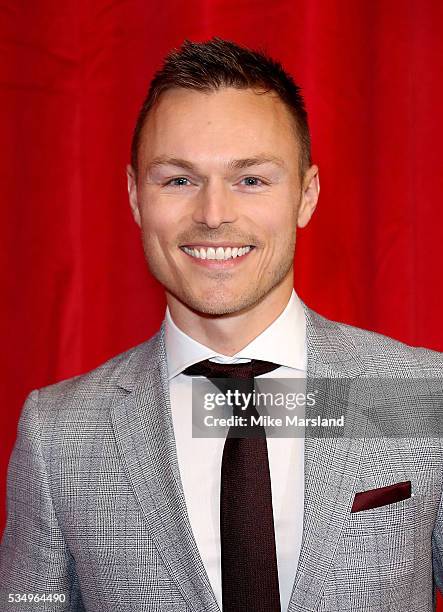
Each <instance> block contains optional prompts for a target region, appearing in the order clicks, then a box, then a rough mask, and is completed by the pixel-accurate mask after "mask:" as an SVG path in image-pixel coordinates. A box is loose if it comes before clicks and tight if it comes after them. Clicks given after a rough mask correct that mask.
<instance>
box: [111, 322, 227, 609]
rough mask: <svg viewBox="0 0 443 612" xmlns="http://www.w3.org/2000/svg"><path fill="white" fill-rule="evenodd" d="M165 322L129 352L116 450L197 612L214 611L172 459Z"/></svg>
mask: <svg viewBox="0 0 443 612" xmlns="http://www.w3.org/2000/svg"><path fill="white" fill-rule="evenodd" d="M163 338H164V327H163V326H162V328H161V330H160V332H159V333H158V334H157V335H156V336H154V338H153V339H152V340H151V341H149V342H148V343H144V344H143V345H140V348H139V351H138V352H136V354H135V355H134V356H133V357H132V360H131V362H130V364H128V366H127V368H126V371H125V373H124V375H123V376H122V378H121V380H120V385H121V386H122V387H123V388H126V389H127V390H128V391H130V393H129V394H128V395H127V397H126V398H125V399H124V400H123V401H120V402H118V403H117V404H116V405H115V406H114V408H113V410H112V421H113V426H114V431H115V436H116V440H117V444H118V446H119V450H120V452H121V455H122V457H123V460H124V462H125V464H126V467H127V471H128V474H129V478H130V480H131V482H132V486H133V489H134V492H135V494H136V496H137V498H138V501H139V503H140V507H141V510H142V512H143V515H144V517H145V519H146V522H147V524H148V527H149V534H150V536H151V537H152V539H153V541H154V543H155V545H156V546H157V549H158V552H159V554H160V556H161V558H162V560H163V562H164V564H165V566H166V567H167V569H168V570H169V573H170V575H171V579H172V580H173V581H174V582H175V584H176V586H177V588H178V590H179V591H180V592H181V594H182V596H183V597H184V599H185V600H186V603H187V604H188V606H189V607H190V608H191V609H192V610H194V611H196V612H208V611H211V612H219V607H218V604H217V601H216V599H215V597H214V593H213V591H212V588H211V586H210V583H209V579H208V577H207V573H206V570H205V568H204V565H203V562H202V560H201V557H200V554H199V552H198V549H197V545H196V543H195V539H194V536H193V533H192V529H191V525H190V522H189V518H188V514H187V510H186V503H185V497H184V493H183V488H182V484H181V480H180V473H179V467H178V461H177V454H176V447H175V440H174V433H173V424H172V417H171V409H170V405H169V387H168V379H167V365H166V355H165V350H164V340H163Z"/></svg>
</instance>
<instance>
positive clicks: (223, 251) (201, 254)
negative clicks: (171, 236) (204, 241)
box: [180, 244, 255, 261]
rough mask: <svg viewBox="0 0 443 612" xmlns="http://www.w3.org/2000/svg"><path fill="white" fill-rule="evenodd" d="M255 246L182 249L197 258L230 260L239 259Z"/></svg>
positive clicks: (186, 247)
mask: <svg viewBox="0 0 443 612" xmlns="http://www.w3.org/2000/svg"><path fill="white" fill-rule="evenodd" d="M254 248H255V247H254V246H253V245H251V244H248V245H244V246H240V247H237V246H235V247H234V246H233V247H231V246H228V247H222V246H214V247H208V246H199V245H195V246H194V245H192V246H181V247H180V249H181V250H182V251H184V252H185V253H186V254H187V255H190V256H191V257H194V258H195V259H207V260H214V261H228V260H233V259H239V258H241V257H244V256H245V255H247V254H248V253H249V252H250V251H252V250H253V249H254Z"/></svg>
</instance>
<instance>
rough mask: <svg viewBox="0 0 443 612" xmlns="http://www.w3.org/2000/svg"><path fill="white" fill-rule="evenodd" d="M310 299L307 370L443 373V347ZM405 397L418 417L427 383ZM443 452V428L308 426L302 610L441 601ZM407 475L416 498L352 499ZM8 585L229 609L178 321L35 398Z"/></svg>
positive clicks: (14, 502) (172, 607)
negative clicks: (212, 546) (175, 416)
mask: <svg viewBox="0 0 443 612" xmlns="http://www.w3.org/2000/svg"><path fill="white" fill-rule="evenodd" d="M305 313H306V320H307V342H308V377H313V376H320V377H334V378H337V377H346V378H354V377H368V378H371V377H381V378H390V377H392V378H395V377H399V378H414V377H417V378H422V379H427V378H431V377H437V378H441V377H442V375H443V358H442V355H441V354H440V353H436V352H432V351H429V350H426V349H421V348H411V347H408V346H406V345H404V344H401V343H399V342H396V341H394V340H391V339H389V338H386V337H383V336H380V335H377V334H374V333H371V332H367V331H364V330H361V329H357V328H353V327H350V326H347V325H344V324H339V323H335V322H332V321H328V320H327V319H324V318H323V317H321V316H320V315H318V314H316V313H315V312H313V311H312V310H310V309H308V308H307V307H306V306H305ZM403 409H404V416H405V419H410V420H411V428H414V427H415V425H417V424H415V425H414V398H413V397H410V398H407V400H406V401H405V403H404V406H403ZM442 466H443V452H442V444H441V438H440V437H435V438H432V439H428V440H423V439H420V438H414V437H413V436H412V435H411V436H409V437H407V438H386V439H383V438H376V437H368V438H364V437H360V438H354V439H351V438H348V439H346V438H343V439H339V438H323V439H320V438H313V437H309V436H308V437H307V438H306V440H305V509H304V527H303V541H302V548H301V553H300V558H299V563H298V567H297V571H296V574H295V582H294V587H293V591H292V596H291V600H290V603H289V608H288V610H289V612H296V611H301V610H303V611H314V610H315V611H319V612H320V611H321V612H325V611H330V612H345V611H349V612H350V611H352V612H356V611H357V610H361V611H375V610H377V611H388V610H389V611H391V612H394V611H406V610H411V611H413V612H420V611H423V612H425V611H426V612H428V611H430V610H433V609H434V606H435V601H434V597H435V583H436V584H437V585H438V586H439V587H441V588H443V503H442V501H441V492H442ZM405 480H410V481H411V483H412V491H413V493H414V496H413V497H411V498H409V499H406V500H403V501H399V502H397V503H391V504H389V505H385V506H382V507H378V508H374V509H368V510H365V511H362V512H355V513H351V512H350V509H351V505H352V501H353V498H354V494H355V493H356V492H358V491H364V490H368V489H371V488H376V487H383V486H386V485H389V484H393V483H396V482H400V481H405ZM0 591H2V597H3V600H2V604H1V606H0V608H1V610H2V611H3V610H15V611H17V610H39V611H40V610H42V611H43V610H70V611H79V612H81V611H88V612H129V611H132V612H145V611H148V610H149V611H150V612H160V611H161V612H172V611H174V612H217V611H218V610H219V607H218V605H217V602H216V600H215V598H214V594H213V592H212V589H211V586H210V584H209V581H208V577H207V574H206V571H205V569H204V566H203V563H202V560H201V558H200V556H199V551H198V549H197V546H196V543H195V540H194V537H193V534H192V530H191V527H190V523H189V519H188V517H187V512H186V505H185V499H184V494H183V490H182V485H181V481H180V474H179V469H178V463H177V456H176V449H175V441H174V435H173V427H172V420H171V411H170V405H169V392H168V384H167V365H166V356H165V348H164V328H163V327H162V328H161V329H160V331H159V333H158V334H156V335H155V336H154V337H153V338H151V339H150V340H149V341H146V342H144V343H142V344H140V345H138V346H136V347H134V348H132V349H130V350H129V351H127V352H125V353H123V354H120V355H118V356H116V357H115V358H113V359H111V360H109V361H107V362H106V363H104V364H103V365H101V366H100V367H98V368H97V369H95V370H93V371H91V372H89V373H87V374H84V375H81V376H77V377H75V378H72V379H70V380H65V381H62V382H60V383H58V384H55V385H51V386H48V387H46V388H42V389H39V390H35V391H33V392H32V393H30V395H29V396H28V398H27V400H26V403H25V406H24V408H23V411H22V415H21V418H20V422H19V430H18V437H17V442H16V445H15V448H14V451H13V454H12V457H11V460H10V465H9V471H8V518H7V525H6V529H5V532H4V534H3V538H2V543H1V557H0ZM9 593H14V594H21V593H40V594H41V593H65V594H67V595H68V597H67V599H68V600H69V603H68V602H67V603H66V604H64V605H54V604H52V605H50V604H45V603H39V604H34V605H29V604H24V603H15V604H10V605H7V604H6V603H5V598H6V597H7V595H8V594H9ZM239 612H241V611H239ZM270 612H271V611H270ZM272 612H273V611H272Z"/></svg>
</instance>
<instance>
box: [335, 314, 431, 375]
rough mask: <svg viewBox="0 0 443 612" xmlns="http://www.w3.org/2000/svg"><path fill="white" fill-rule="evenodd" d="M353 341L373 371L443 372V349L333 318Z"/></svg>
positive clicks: (367, 365)
mask: <svg viewBox="0 0 443 612" xmlns="http://www.w3.org/2000/svg"><path fill="white" fill-rule="evenodd" d="M332 323H333V324H334V325H337V326H338V327H339V329H340V332H341V333H342V334H343V335H344V336H346V337H347V338H348V339H349V341H351V342H352V343H353V345H354V346H355V348H356V351H357V352H358V354H359V356H360V358H361V359H362V360H363V361H364V363H365V364H366V368H367V370H368V371H369V372H370V373H371V375H375V376H377V375H380V376H382V375H386V374H387V373H388V374H390V375H394V376H395V375H399V376H403V375H405V374H406V375H408V376H417V377H423V376H431V377H432V376H437V377H440V376H442V375H443V353H441V352H439V351H434V350H431V349H428V348H425V347H422V346H411V345H409V344H405V343H404V342H400V341H399V340H395V339H394V338H391V337H389V336H385V335H383V334H380V333H377V332H374V331H369V330H367V329H363V328H360V327H354V326H352V325H348V324H346V323H339V322H332Z"/></svg>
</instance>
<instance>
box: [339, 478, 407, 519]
mask: <svg viewBox="0 0 443 612" xmlns="http://www.w3.org/2000/svg"><path fill="white" fill-rule="evenodd" d="M409 497H411V481H410V480H406V481H405V482H397V483H395V484H392V485H389V486H387V487H379V488H378V489H370V490H369V491H361V492H360V493H356V494H355V497H354V503H353V504H352V510H351V512H360V511H361V510H370V509H371V508H378V507H379V506H386V505H387V504H393V503H395V502H399V501H402V500H404V499H408V498H409Z"/></svg>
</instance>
